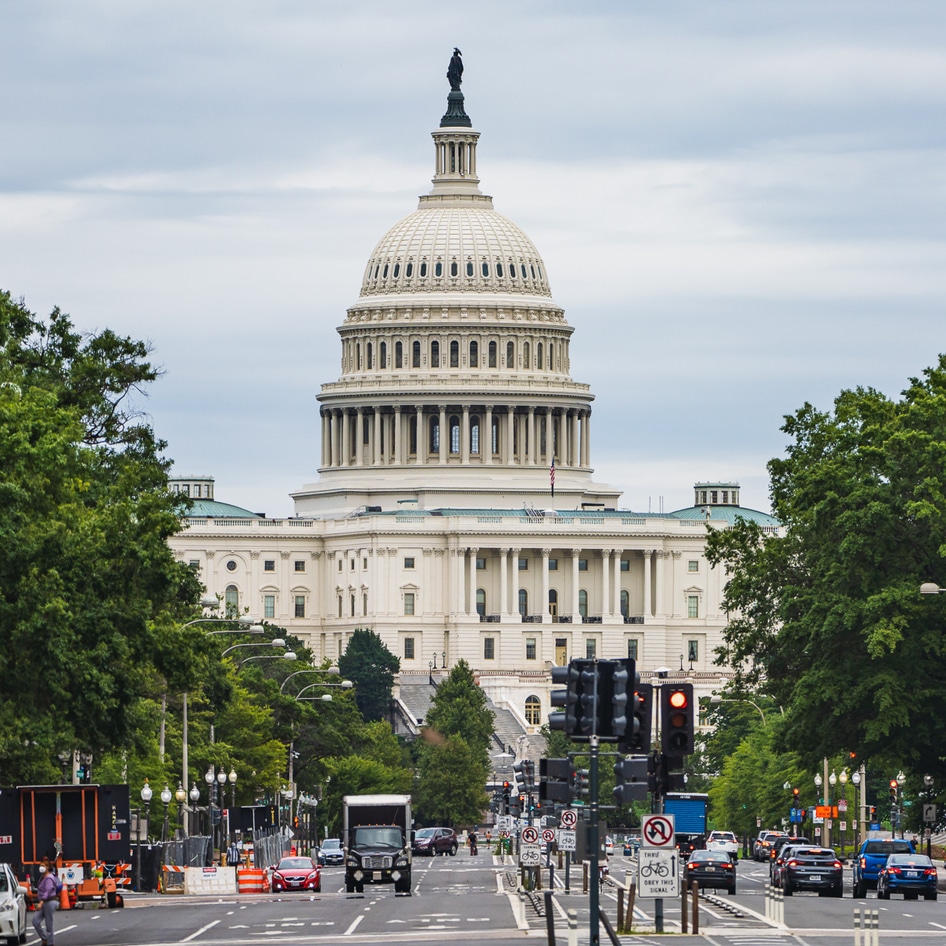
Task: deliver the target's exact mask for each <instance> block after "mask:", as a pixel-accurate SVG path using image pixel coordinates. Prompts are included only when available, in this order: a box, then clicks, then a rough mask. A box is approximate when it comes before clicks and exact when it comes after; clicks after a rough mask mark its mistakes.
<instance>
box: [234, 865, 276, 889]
mask: <svg viewBox="0 0 946 946" xmlns="http://www.w3.org/2000/svg"><path fill="white" fill-rule="evenodd" d="M237 890H238V891H239V892H240V893H266V892H267V891H268V890H269V874H268V873H267V872H266V871H265V870H263V869H262V868H256V867H241V868H239V870H237Z"/></svg>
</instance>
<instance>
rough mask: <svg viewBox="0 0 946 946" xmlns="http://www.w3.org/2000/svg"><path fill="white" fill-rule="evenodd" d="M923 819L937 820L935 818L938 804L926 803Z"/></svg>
mask: <svg viewBox="0 0 946 946" xmlns="http://www.w3.org/2000/svg"><path fill="white" fill-rule="evenodd" d="M923 820H924V821H935V820H936V805H924V806H923Z"/></svg>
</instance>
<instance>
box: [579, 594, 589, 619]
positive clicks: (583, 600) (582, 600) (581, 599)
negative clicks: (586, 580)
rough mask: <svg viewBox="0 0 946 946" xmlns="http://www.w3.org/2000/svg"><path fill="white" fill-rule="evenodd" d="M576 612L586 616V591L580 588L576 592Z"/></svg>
mask: <svg viewBox="0 0 946 946" xmlns="http://www.w3.org/2000/svg"><path fill="white" fill-rule="evenodd" d="M578 613H579V614H580V615H581V616H582V617H583V618H586V617H588V592H587V591H585V589H584V588H582V589H581V590H580V591H579V592H578Z"/></svg>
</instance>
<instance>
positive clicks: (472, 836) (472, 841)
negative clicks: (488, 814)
mask: <svg viewBox="0 0 946 946" xmlns="http://www.w3.org/2000/svg"><path fill="white" fill-rule="evenodd" d="M467 840H468V841H469V844H470V857H474V856H475V855H476V854H477V853H478V852H477V849H476V828H472V829H471V830H470V836H469V838H468V839H467Z"/></svg>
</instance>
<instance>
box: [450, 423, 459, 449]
mask: <svg viewBox="0 0 946 946" xmlns="http://www.w3.org/2000/svg"><path fill="white" fill-rule="evenodd" d="M450 452H451V453H459V452H460V418H459V417H457V416H456V415H455V414H454V415H451V417H450Z"/></svg>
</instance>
